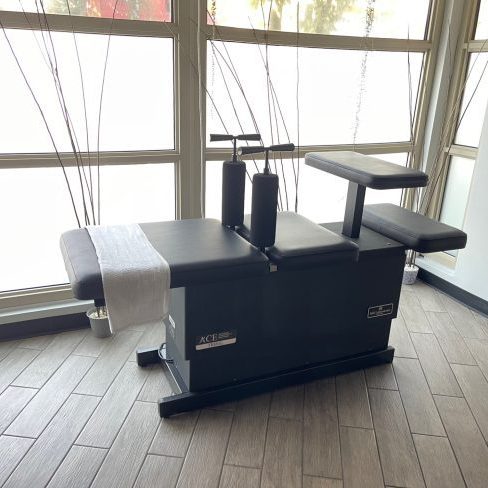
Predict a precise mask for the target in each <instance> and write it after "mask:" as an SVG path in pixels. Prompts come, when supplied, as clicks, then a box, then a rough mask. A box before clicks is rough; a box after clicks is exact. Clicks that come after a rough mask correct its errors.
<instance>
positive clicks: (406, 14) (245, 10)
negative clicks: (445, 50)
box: [207, 0, 429, 39]
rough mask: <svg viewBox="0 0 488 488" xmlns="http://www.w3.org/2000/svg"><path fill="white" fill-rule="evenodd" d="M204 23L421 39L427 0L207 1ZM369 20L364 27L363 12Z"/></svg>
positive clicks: (426, 11)
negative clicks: (206, 19) (205, 20)
mask: <svg viewBox="0 0 488 488" xmlns="http://www.w3.org/2000/svg"><path fill="white" fill-rule="evenodd" d="M207 5H208V7H207V8H208V11H209V19H208V22H209V23H213V22H215V23H216V24H218V25H225V26H231V27H240V28H244V29H251V28H254V29H266V28H268V26H269V29H270V30H273V31H288V32H296V31H297V30H299V32H303V33H311V34H335V35H342V36H359V37H362V36H364V35H365V31H366V29H368V33H370V34H371V36H374V37H390V38H408V37H410V39H423V38H424V35H425V24H426V20H427V15H428V12H429V1H428V0H376V1H375V2H371V1H368V0H336V1H330V0H232V1H231V2H230V1H229V0H208V2H207ZM366 16H368V17H369V18H370V20H371V25H370V26H368V27H367V28H366V27H365V17H366Z"/></svg>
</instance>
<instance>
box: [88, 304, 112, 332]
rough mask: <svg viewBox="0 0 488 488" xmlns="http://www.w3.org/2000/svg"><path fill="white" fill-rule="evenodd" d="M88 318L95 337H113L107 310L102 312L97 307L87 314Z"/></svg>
mask: <svg viewBox="0 0 488 488" xmlns="http://www.w3.org/2000/svg"><path fill="white" fill-rule="evenodd" d="M86 316H87V317H88V319H89V320H90V326H91V329H92V332H93V335H94V336H95V337H99V338H100V339H103V338H105V337H110V336H111V335H112V331H111V330H110V323H109V321H108V315H107V312H106V311H105V309H102V310H100V309H97V307H94V308H90V310H88V312H86Z"/></svg>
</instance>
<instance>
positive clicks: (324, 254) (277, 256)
mask: <svg viewBox="0 0 488 488" xmlns="http://www.w3.org/2000/svg"><path fill="white" fill-rule="evenodd" d="M250 224H251V216H250V215H246V216H245V218H244V226H243V227H242V228H241V229H240V232H241V234H242V235H243V236H244V237H246V238H247V237H248V236H249V229H250ZM358 252H359V249H358V246H357V245H356V244H355V243H353V242H351V241H349V240H347V239H344V238H343V237H341V236H339V235H337V234H335V233H334V232H331V231H330V230H327V229H324V228H323V227H321V226H320V225H317V224H315V223H314V222H312V221H311V220H308V219H307V218H305V217H303V216H301V215H299V214H297V213H294V212H279V213H278V215H277V220H276V240H275V244H274V246H271V247H269V248H268V249H267V250H266V254H267V256H268V257H269V259H270V260H271V261H272V262H273V263H274V264H276V265H277V266H278V268H279V269H285V268H295V267H305V266H318V265H321V264H324V263H329V262H332V261H334V262H335V261H356V260H357V258H358Z"/></svg>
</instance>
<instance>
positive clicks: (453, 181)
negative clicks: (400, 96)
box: [439, 0, 488, 228]
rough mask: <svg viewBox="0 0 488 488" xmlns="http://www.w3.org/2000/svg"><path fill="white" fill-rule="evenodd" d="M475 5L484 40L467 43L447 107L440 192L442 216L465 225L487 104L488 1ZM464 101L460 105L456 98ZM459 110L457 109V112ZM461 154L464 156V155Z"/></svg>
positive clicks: (471, 29) (474, 27) (475, 27)
mask: <svg viewBox="0 0 488 488" xmlns="http://www.w3.org/2000/svg"><path fill="white" fill-rule="evenodd" d="M475 7H476V8H477V9H478V15H477V17H475V24H474V25H470V26H468V29H469V32H471V33H473V32H474V33H475V34H474V37H475V39H480V40H483V39H484V40H483V42H478V43H477V44H474V45H473V46H471V45H470V44H467V45H464V46H463V47H462V48H461V51H460V53H459V56H461V57H462V59H463V60H464V61H465V64H466V66H465V70H464V76H463V78H462V79H461V82H460V83H459V86H460V93H459V94H456V93H454V94H453V99H456V101H454V102H453V103H452V106H451V107H450V109H449V110H448V112H449V113H450V114H453V115H454V116H455V117H457V118H456V119H455V122H456V126H455V127H454V131H453V133H454V134H453V141H452V144H450V143H449V141H448V143H447V144H446V146H447V149H446V152H445V153H444V161H445V164H446V165H447V171H446V172H445V173H446V177H445V178H446V179H445V181H444V180H442V183H444V185H443V187H444V194H443V195H440V196H441V197H442V198H441V200H440V201H441V204H440V205H439V219H440V220H441V221H442V222H445V223H447V224H450V225H453V226H454V227H458V228H463V225H464V215H465V213H466V206H467V204H468V196H469V189H470V187H471V180H472V176H473V171H474V166H475V161H476V158H477V154H478V145H479V141H480V136H481V129H482V126H483V122H484V118H485V113H486V107H487V103H488V2H487V1H486V0H481V1H478V2H477V5H475ZM460 96H462V101H461V104H460V106H459V107H457V99H458V98H459V97H460ZM456 109H457V112H456ZM461 156H462V157H461Z"/></svg>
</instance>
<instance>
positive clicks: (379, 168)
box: [305, 151, 428, 190]
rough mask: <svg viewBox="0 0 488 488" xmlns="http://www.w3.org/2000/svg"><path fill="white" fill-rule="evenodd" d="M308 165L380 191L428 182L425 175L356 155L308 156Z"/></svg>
mask: <svg viewBox="0 0 488 488" xmlns="http://www.w3.org/2000/svg"><path fill="white" fill-rule="evenodd" d="M305 164H307V165H308V166H312V167H314V168H317V169H320V170H321V171H325V172H327V173H331V174H333V175H335V176H339V177H340V178H345V179H346V180H349V181H352V182H354V183H357V184H358V185H362V186H366V187H368V188H375V189H377V190H389V189H392V188H416V187H421V186H426V185H427V181H428V177H427V175H426V174H425V173H422V171H417V170H414V169H411V168H405V167H403V166H400V165H398V164H394V163H389V162H387V161H383V160H381V159H378V158H374V157H372V156H365V155H364V154H359V153H356V152H353V151H326V152H312V153H307V154H306V155H305Z"/></svg>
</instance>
